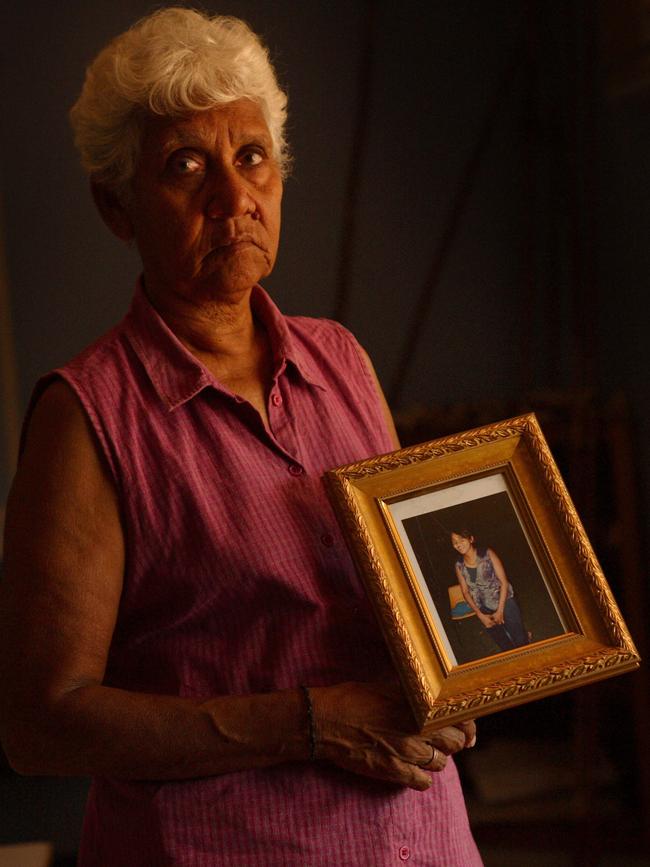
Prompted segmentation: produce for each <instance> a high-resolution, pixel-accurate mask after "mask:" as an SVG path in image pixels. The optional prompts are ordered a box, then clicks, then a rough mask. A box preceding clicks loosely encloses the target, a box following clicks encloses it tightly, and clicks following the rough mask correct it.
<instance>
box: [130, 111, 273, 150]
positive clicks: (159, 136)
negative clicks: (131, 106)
mask: <svg viewBox="0 0 650 867" xmlns="http://www.w3.org/2000/svg"><path fill="white" fill-rule="evenodd" d="M141 142H142V149H143V150H147V149H150V148H152V147H153V148H155V149H156V150H159V149H162V150H175V149H176V148H183V147H201V148H204V147H210V148H211V147H213V146H215V145H221V146H229V147H231V148H234V149H237V148H239V147H241V146H242V145H244V144H248V143H251V142H258V143H261V144H263V145H264V146H265V147H266V148H268V149H269V151H270V150H271V149H272V144H273V142H272V137H271V133H270V130H269V128H268V125H267V123H266V120H265V119H264V114H263V112H262V109H261V107H260V106H259V105H258V103H256V102H253V101H252V100H249V99H238V100H234V101H233V102H228V103H225V104H224V105H218V106H214V107H213V108H207V109H204V110H202V111H194V112H188V113H187V114H182V115H176V116H171V117H170V116H164V115H156V114H149V115H147V116H146V117H145V118H144V119H143V127H142V137H141Z"/></svg>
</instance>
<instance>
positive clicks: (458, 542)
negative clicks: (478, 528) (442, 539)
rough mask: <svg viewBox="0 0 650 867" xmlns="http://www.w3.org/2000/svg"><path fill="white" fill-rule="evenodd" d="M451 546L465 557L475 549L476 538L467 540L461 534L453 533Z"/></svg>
mask: <svg viewBox="0 0 650 867" xmlns="http://www.w3.org/2000/svg"><path fill="white" fill-rule="evenodd" d="M451 544H452V546H453V547H454V548H455V549H456V551H458V553H459V554H462V555H465V554H467V553H468V552H469V551H470V550H471V549H472V548H473V547H474V537H473V536H470V537H469V538H467V537H466V536H461V535H460V534H459V533H452V534H451Z"/></svg>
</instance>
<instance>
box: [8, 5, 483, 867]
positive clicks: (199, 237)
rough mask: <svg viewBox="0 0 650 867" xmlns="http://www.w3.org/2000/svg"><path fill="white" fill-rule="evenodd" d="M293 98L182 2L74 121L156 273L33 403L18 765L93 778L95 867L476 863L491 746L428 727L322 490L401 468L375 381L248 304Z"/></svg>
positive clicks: (269, 262)
mask: <svg viewBox="0 0 650 867" xmlns="http://www.w3.org/2000/svg"><path fill="white" fill-rule="evenodd" d="M285 102H286V100H285V97H284V95H283V93H282V92H281V91H280V90H279V88H278V85H277V83H276V80H275V77H274V73H273V70H272V68H271V66H270V64H269V61H268V57H267V53H266V51H265V50H264V48H263V47H262V45H261V43H260V42H259V40H258V39H257V37H255V36H254V34H253V33H251V31H250V30H249V29H248V27H247V26H246V25H245V24H243V23H242V22H241V21H238V20H235V19H231V18H222V17H215V18H208V17H206V16H205V15H202V14H199V13H197V12H193V11H190V10H187V9H166V10H162V11H159V12H157V13H155V14H154V15H152V16H150V17H148V18H146V19H144V20H142V21H140V22H139V23H138V24H136V25H135V26H134V27H133V28H132V29H131V30H129V31H128V32H127V33H125V34H123V35H122V36H120V37H118V38H117V39H116V40H114V41H113V42H112V43H110V44H109V45H108V47H107V48H106V49H105V50H104V51H102V52H101V53H100V55H99V56H98V57H97V59H96V60H95V61H94V63H93V64H92V65H91V67H90V69H89V70H88V74H87V78H86V82H85V85H84V88H83V92H82V94H81V96H80V98H79V100H78V102H77V104H76V105H75V106H74V108H73V110H72V123H73V127H74V130H75V133H76V141H77V144H78V146H79V149H80V151H81V156H82V160H83V164H84V166H85V168H86V169H87V171H88V173H89V175H90V181H91V187H92V193H93V196H94V199H95V202H96V203H97V207H98V208H99V211H100V213H101V215H102V217H103V219H104V221H105V222H106V224H107V225H108V227H109V228H110V229H111V230H112V231H113V233H114V234H115V235H117V237H118V238H120V239H122V240H123V241H126V242H134V243H135V244H136V245H137V248H138V250H139V253H140V256H141V258H142V266H143V271H142V276H141V278H140V280H139V281H138V284H137V287H136V290H135V295H134V299H133V303H132V306H131V309H130V311H129V312H128V314H127V316H126V317H125V318H124V320H123V321H122V322H121V323H120V324H119V325H117V326H116V327H115V328H114V329H113V330H112V331H110V332H109V333H108V334H106V335H105V336H104V337H102V338H101V339H100V340H98V341H97V342H96V343H95V344H94V345H92V346H91V347H90V348H88V349H87V350H85V351H84V352H83V353H82V354H81V355H80V356H78V357H77V358H75V359H74V360H73V361H71V362H70V363H69V364H67V365H66V366H64V367H62V368H60V369H58V370H56V371H54V372H53V373H51V374H50V375H48V376H46V377H45V378H44V379H43V380H42V381H41V382H40V383H39V384H38V385H37V387H36V390H35V392H34V397H33V400H32V403H31V406H30V408H29V411H28V415H27V421H26V425H25V434H24V437H23V445H22V455H21V460H20V465H19V470H18V472H17V475H16V479H15V482H14V486H13V489H12V494H11V498H10V505H9V509H8V516H7V539H6V549H5V550H6V576H5V579H4V580H3V582H2V611H3V621H4V622H3V625H2V627H1V631H0V634H1V636H2V644H3V647H2V649H1V650H0V659H1V663H0V664H1V665H2V669H3V670H2V677H3V690H4V695H3V701H2V708H3V719H2V731H3V739H4V744H5V749H6V752H7V755H8V756H9V758H10V761H11V762H12V764H13V765H14V767H15V768H16V769H17V770H18V771H20V772H23V773H36V774H91V775H93V776H94V782H93V785H92V788H91V792H90V796H89V802H88V806H87V812H86V818H85V823H84V830H83V837H82V844H81V852H80V861H79V863H80V864H81V865H84V867H89V865H94V867H159V865H192V867H204V865H210V867H213V865H217V864H228V865H230V864H233V865H235V864H236V865H265V867H267V865H300V867H305V865H318V864H321V865H333V864H336V865H387V864H395V863H397V862H398V861H399V860H400V859H402V860H407V859H409V858H412V861H413V863H417V864H422V865H425V864H426V865H440V867H452V865H458V867H469V865H475V864H479V863H480V859H479V856H478V853H477V851H476V847H475V845H474V843H473V840H472V838H471V835H470V832H469V828H468V823H467V817H466V814H465V809H464V805H463V801H462V795H461V792H460V789H459V785H458V778H457V775H456V772H455V769H454V767H453V764H452V762H451V761H449V762H448V761H447V757H448V756H449V755H450V754H451V753H453V752H455V751H457V750H459V749H461V748H463V747H464V746H471V745H472V744H473V741H474V727H473V724H467V725H465V726H463V727H461V728H454V727H448V728H445V729H442V730H440V731H439V732H438V733H437V734H435V735H433V736H430V737H428V738H424V737H422V736H420V735H418V734H417V732H414V731H413V728H412V722H411V718H410V716H409V713H408V710H407V708H406V707H405V706H404V704H403V701H402V699H401V697H400V694H399V690H397V689H395V688H393V687H389V686H387V684H390V682H391V679H392V675H391V666H390V661H389V659H388V656H387V653H386V650H385V647H384V644H383V642H382V639H381V636H380V634H379V633H378V630H377V627H376V625H375V622H374V620H373V617H372V615H371V612H370V610H369V606H368V603H367V601H366V598H365V596H364V592H363V589H362V587H361V585H360V584H359V581H358V579H357V577H356V576H355V573H354V569H353V565H352V562H351V560H350V557H349V555H348V553H347V551H346V549H345V545H344V543H343V540H342V538H341V536H340V534H339V531H338V529H337V525H336V521H335V517H334V515H333V513H332V510H331V507H330V505H329V502H328V500H327V497H326V496H325V493H324V490H323V486H322V482H321V476H322V473H323V472H324V471H325V470H326V469H328V468H330V467H332V466H335V465H337V464H341V463H345V462H349V461H354V460H357V459H360V458H363V457H366V456H368V455H370V454H372V453H377V452H381V451H386V450H390V449H392V448H394V447H395V445H396V440H395V437H394V432H393V429H392V427H391V424H390V422H389V420H388V418H387V414H386V408H385V404H384V403H383V400H382V397H381V393H380V392H379V390H378V386H377V384H376V380H375V378H374V376H373V373H372V369H371V367H370V366H369V363H368V361H367V358H366V357H365V355H364V354H363V352H362V351H361V350H360V348H359V346H358V344H357V343H356V342H355V341H354V339H353V338H352V337H351V335H350V334H349V333H348V332H347V331H345V330H344V329H343V328H342V327H340V326H339V325H337V324H336V323H333V322H327V321H315V320H310V319H305V318H287V317H285V316H283V315H282V314H281V313H280V312H279V310H278V309H277V308H276V307H275V306H274V304H273V302H272V301H271V299H270V298H269V296H268V295H267V294H266V293H265V292H264V290H263V289H262V288H261V287H260V286H259V283H258V281H259V280H261V279H262V278H264V277H265V276H266V275H268V274H269V272H270V271H271V269H272V267H273V263H274V260H275V257H276V251H277V247H278V238H279V231H280V200H281V197H282V179H283V173H284V171H285V168H286V162H287V155H286V147H285V142H284V138H283V124H284V120H285ZM371 682H374V683H382V684H384V686H383V687H381V686H376V685H372V683H371ZM433 772H435V773H433Z"/></svg>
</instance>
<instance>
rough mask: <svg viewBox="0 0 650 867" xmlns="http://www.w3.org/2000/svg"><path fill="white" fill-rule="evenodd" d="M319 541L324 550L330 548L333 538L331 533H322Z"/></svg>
mask: <svg viewBox="0 0 650 867" xmlns="http://www.w3.org/2000/svg"><path fill="white" fill-rule="evenodd" d="M320 540H321V542H322V543H323V545H325V547H326V548H331V547H332V545H333V544H334V536H332V534H331V533H323V535H322V536H321V537H320Z"/></svg>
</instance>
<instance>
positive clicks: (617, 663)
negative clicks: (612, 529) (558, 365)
mask: <svg viewBox="0 0 650 867" xmlns="http://www.w3.org/2000/svg"><path fill="white" fill-rule="evenodd" d="M492 477H494V478H496V479H498V480H499V484H501V483H502V482H501V480H503V484H504V487H505V491H506V494H507V496H508V498H509V501H511V503H512V507H513V510H514V511H513V514H516V516H517V519H518V521H519V523H520V525H521V532H522V534H525V537H526V539H527V540H528V542H529V544H530V546H531V551H532V553H533V554H534V557H535V560H536V561H537V563H538V565H539V569H540V574H541V576H542V578H543V581H544V582H545V585H546V588H547V589H548V593H549V598H550V599H551V600H552V601H553V604H554V605H555V607H556V610H557V614H558V618H559V619H558V623H561V629H560V630H559V631H558V634H555V635H552V636H551V637H546V638H544V640H540V641H535V642H533V643H531V644H528V645H525V646H522V647H518V648H516V649H513V650H508V651H496V652H494V653H490V654H488V655H485V656H480V657H477V658H474V659H472V660H470V661H469V662H468V661H464V662H462V663H458V661H457V660H456V658H455V657H454V655H453V653H452V651H451V650H450V647H451V645H450V643H449V641H448V638H447V636H446V635H445V634H443V633H444V630H443V629H442V628H441V626H440V619H439V617H437V615H436V612H435V611H434V610H432V605H431V597H430V596H427V591H426V590H425V591H424V593H423V591H422V580H421V578H420V579H418V578H417V574H420V576H421V574H422V573H421V570H420V564H419V563H417V562H414V557H413V554H412V551H411V552H410V553H409V549H408V546H406V547H405V544H404V543H403V539H404V536H403V532H402V535H400V532H398V529H399V528H398V527H397V523H399V522H397V523H396V520H395V519H394V515H393V511H392V510H393V508H394V504H395V503H399V502H402V501H404V500H410V501H411V502H412V503H414V504H415V505H414V508H415V509H416V510H417V508H420V507H419V505H418V504H419V503H420V502H421V503H423V504H424V503H426V502H429V501H428V500H427V499H426V497H427V496H428V494H429V492H440V491H442V492H443V496H444V495H445V493H444V492H446V491H448V490H451V489H452V488H454V487H456V486H459V485H461V484H463V483H466V482H471V481H472V480H477V479H490V478H492ZM325 479H326V482H327V485H328V489H329V492H330V495H331V498H332V501H333V503H334V505H335V509H336V510H337V513H338V515H339V519H340V522H341V526H342V528H343V531H344V533H345V535H346V537H347V539H348V541H349V544H350V548H351V551H352V553H353V556H354V558H355V561H356V563H357V566H358V569H359V572H360V574H361V576H362V577H363V579H364V581H365V584H366V588H367V591H368V593H369V596H370V598H371V600H372V602H373V605H374V607H375V611H376V614H377V616H378V619H379V622H380V624H381V626H382V629H383V632H384V635H385V638H386V640H387V643H388V645H389V648H390V650H391V653H392V656H393V659H394V662H395V665H396V668H397V670H398V672H399V674H400V677H401V680H402V685H403V688H404V690H405V693H406V695H407V697H408V699H409V702H410V704H411V707H412V710H413V714H414V717H415V720H416V723H417V726H418V729H419V730H420V731H424V732H426V731H427V730H433V729H435V728H437V727H440V726H441V725H446V724H451V723H454V722H458V721H461V720H463V719H469V718H472V717H478V716H482V715H485V714H488V713H493V712H495V711H497V710H501V709H504V708H506V707H512V706H514V705H517V704H522V703H524V702H528V701H532V700H535V699H538V698H542V697H544V696H547V695H552V694H554V693H558V692H561V691H564V690H568V689H572V688H574V687H577V686H581V685H583V684H587V683H591V682H594V681H597V680H600V679H603V678H606V677H612V676H614V675H617V674H622V673H623V672H625V671H630V670H632V669H634V668H636V667H637V666H638V665H639V662H640V658H639V655H638V653H637V651H636V648H635V647H634V644H633V642H632V639H631V637H630V634H629V632H628V630H627V627H626V625H625V623H624V621H623V618H622V616H621V613H620V611H619V609H618V607H617V605H616V602H615V600H614V598H613V596H612V593H611V590H610V588H609V586H608V584H607V581H606V579H605V577H604V575H603V573H602V570H601V568H600V566H599V564H598V561H597V559H596V556H595V554H594V552H593V550H592V547H591V544H590V542H589V540H588V538H587V535H586V533H585V530H584V528H583V526H582V524H581V522H580V519H579V517H578V514H577V512H576V510H575V507H574V506H573V503H572V502H571V498H570V497H569V494H568V492H567V490H566V487H565V485H564V482H563V481H562V478H561V476H560V473H559V470H558V468H557V466H556V464H555V461H554V460H553V457H552V455H551V453H550V450H549V448H548V445H547V443H546V441H545V439H544V436H543V434H542V431H541V429H540V427H539V424H538V422H537V419H536V418H535V415H534V414H532V413H530V414H527V415H522V416H519V417H516V418H512V419H508V420H506V421H502V422H497V423H495V424H491V425H487V426H484V427H480V428H475V429H473V430H470V431H465V432H463V433H459V434H456V435H454V436H447V437H443V438H440V439H436V440H432V441H431V442H427V443H422V444H421V445H417V446H412V447H409V448H405V449H400V450H398V451H395V452H391V453H390V454H386V455H380V456H377V457H373V458H370V459H368V460H364V461H359V462H357V463H355V464H349V465H347V466H343V467H338V468H336V469H333V470H330V471H329V472H328V473H326V474H325ZM457 490H460V488H457ZM418 498H419V499H418ZM426 508H427V507H426V506H424V505H423V506H422V509H423V512H422V514H427V512H426ZM441 514H442V512H441ZM415 559H417V558H415ZM450 583H453V579H452V580H451V581H450ZM436 624H437V625H436ZM445 648H447V649H445Z"/></svg>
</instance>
